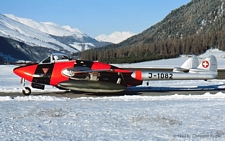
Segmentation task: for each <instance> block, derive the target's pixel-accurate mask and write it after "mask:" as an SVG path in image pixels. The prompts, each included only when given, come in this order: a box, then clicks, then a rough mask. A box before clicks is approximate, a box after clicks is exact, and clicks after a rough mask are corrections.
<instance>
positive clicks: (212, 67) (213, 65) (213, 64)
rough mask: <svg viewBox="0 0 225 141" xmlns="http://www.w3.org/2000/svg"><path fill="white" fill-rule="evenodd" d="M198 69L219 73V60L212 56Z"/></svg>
mask: <svg viewBox="0 0 225 141" xmlns="http://www.w3.org/2000/svg"><path fill="white" fill-rule="evenodd" d="M198 69H203V70H209V71H216V72H217V60H216V57H215V56H214V55H210V56H209V57H207V58H206V59H205V60H203V61H202V62H201V64H199V66H198Z"/></svg>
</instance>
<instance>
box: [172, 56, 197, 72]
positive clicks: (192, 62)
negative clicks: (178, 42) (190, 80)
mask: <svg viewBox="0 0 225 141" xmlns="http://www.w3.org/2000/svg"><path fill="white" fill-rule="evenodd" d="M198 65H199V60H198V57H196V56H195V55H193V56H192V57H191V58H188V60H187V61H185V62H184V63H183V65H182V66H181V67H175V68H174V69H173V72H188V71H189V70H190V69H194V68H197V67H198Z"/></svg>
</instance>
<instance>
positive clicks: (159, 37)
mask: <svg viewBox="0 0 225 141" xmlns="http://www.w3.org/2000/svg"><path fill="white" fill-rule="evenodd" d="M224 1H225V0H195V1H191V2H190V3H188V4H187V5H185V6H182V7H180V8H179V9H176V10H173V11H172V12H171V13H170V14H169V15H168V16H166V17H165V18H164V19H163V20H162V21H161V22H159V23H157V24H156V25H154V26H152V27H150V28H149V29H147V30H145V31H143V32H142V33H141V34H139V35H136V36H133V37H131V38H129V39H127V40H126V41H124V42H122V43H120V44H111V45H108V46H105V47H102V48H96V49H91V50H87V51H84V52H82V53H81V56H80V57H81V59H84V60H98V61H102V62H107V63H133V62H141V61H148V60H157V59H162V58H164V59H165V58H173V57H177V56H179V55H181V54H190V55H192V54H195V55H198V54H201V53H204V52H205V51H206V50H207V49H209V48H219V49H220V50H225V12H223V9H225V8H224V7H225V6H224ZM224 11H225V10H224Z"/></svg>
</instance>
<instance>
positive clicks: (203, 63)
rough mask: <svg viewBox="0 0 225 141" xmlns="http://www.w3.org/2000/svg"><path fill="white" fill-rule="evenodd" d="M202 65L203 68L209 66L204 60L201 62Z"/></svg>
mask: <svg viewBox="0 0 225 141" xmlns="http://www.w3.org/2000/svg"><path fill="white" fill-rule="evenodd" d="M202 66H203V68H208V67H209V61H207V60H204V61H203V62H202Z"/></svg>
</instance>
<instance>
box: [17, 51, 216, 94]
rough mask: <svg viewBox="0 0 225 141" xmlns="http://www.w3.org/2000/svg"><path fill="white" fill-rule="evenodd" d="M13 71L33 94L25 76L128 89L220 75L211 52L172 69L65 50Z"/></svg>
mask: <svg viewBox="0 0 225 141" xmlns="http://www.w3.org/2000/svg"><path fill="white" fill-rule="evenodd" d="M13 71H14V73H15V74H17V75H18V76H20V77H21V78H22V79H21V83H22V92H23V94H24V95H30V93H31V89H30V88H29V87H25V80H27V81H29V82H31V87H33V88H37V89H43V90H44V88H45V85H52V86H54V87H57V88H59V89H64V90H74V91H83V92H93V93H101V92H102V93H113V92H121V91H125V90H126V88H127V87H129V86H137V85H142V83H143V81H150V80H208V79H214V78H215V77H216V76H217V60H216V58H215V56H213V55H211V56H209V57H208V58H206V59H205V60H203V61H202V62H201V63H200V64H199V61H198V58H197V57H196V56H192V57H191V58H189V59H188V60H187V61H186V62H185V63H184V64H183V65H182V66H181V67H179V68H174V69H173V71H168V72H163V71H162V72H159V71H156V70H132V69H124V68H119V67H116V66H113V65H110V64H106V63H102V62H97V61H84V60H72V59H70V58H69V57H67V56H66V55H63V54H58V53H57V54H51V55H50V56H48V57H47V58H46V59H44V60H43V61H41V62H40V63H38V64H37V63H36V64H30V65H26V66H20V67H17V68H15V69H14V70H13Z"/></svg>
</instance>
